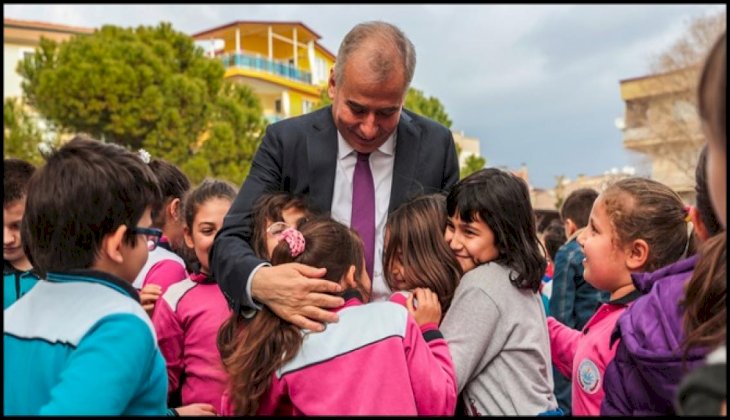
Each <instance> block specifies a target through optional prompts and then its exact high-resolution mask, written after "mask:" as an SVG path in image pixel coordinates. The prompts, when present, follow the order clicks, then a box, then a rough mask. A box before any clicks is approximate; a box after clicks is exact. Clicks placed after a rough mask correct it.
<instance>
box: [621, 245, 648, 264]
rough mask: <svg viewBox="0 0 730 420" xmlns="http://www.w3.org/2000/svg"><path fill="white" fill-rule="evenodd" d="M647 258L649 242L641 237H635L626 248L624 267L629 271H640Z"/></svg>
mask: <svg viewBox="0 0 730 420" xmlns="http://www.w3.org/2000/svg"><path fill="white" fill-rule="evenodd" d="M648 260H649V244H647V243H646V241H645V240H643V239H635V240H634V241H633V242H632V243H631V245H629V247H628V248H627V249H626V267H627V268H628V269H629V270H630V271H640V270H641V268H642V267H644V265H646V262H647V261H648Z"/></svg>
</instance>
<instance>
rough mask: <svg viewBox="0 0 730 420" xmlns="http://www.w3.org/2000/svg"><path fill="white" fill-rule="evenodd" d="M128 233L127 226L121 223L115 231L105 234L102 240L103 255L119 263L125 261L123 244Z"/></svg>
mask: <svg viewBox="0 0 730 420" xmlns="http://www.w3.org/2000/svg"><path fill="white" fill-rule="evenodd" d="M126 233H127V227H126V226H124V225H121V226H119V227H118V228H117V230H115V231H114V232H112V233H108V234H106V235H104V238H102V240H101V253H102V255H103V256H104V257H106V258H108V259H110V260H112V261H114V262H115V263H117V264H122V263H124V256H123V255H122V245H123V244H124V235H125V234H126Z"/></svg>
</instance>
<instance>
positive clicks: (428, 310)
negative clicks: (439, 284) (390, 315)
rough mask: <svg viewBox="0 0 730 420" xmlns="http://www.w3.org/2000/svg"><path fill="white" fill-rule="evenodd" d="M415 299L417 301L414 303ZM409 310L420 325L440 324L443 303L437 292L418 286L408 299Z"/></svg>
mask: <svg viewBox="0 0 730 420" xmlns="http://www.w3.org/2000/svg"><path fill="white" fill-rule="evenodd" d="M413 299H415V300H416V303H415V304H414V303H413ZM406 307H407V308H408V312H410V314H411V315H413V318H415V319H416V323H417V324H418V325H419V326H421V327H422V326H424V325H426V324H429V323H434V324H436V325H438V324H439V323H440V322H441V304H440V303H439V298H438V295H436V293H434V292H432V291H431V290H430V289H424V288H420V287H419V288H417V289H416V290H414V291H413V293H411V295H410V296H408V300H407V301H406Z"/></svg>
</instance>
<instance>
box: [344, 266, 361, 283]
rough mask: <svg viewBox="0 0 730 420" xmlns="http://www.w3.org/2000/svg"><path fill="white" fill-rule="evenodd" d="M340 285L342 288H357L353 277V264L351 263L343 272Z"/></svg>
mask: <svg viewBox="0 0 730 420" xmlns="http://www.w3.org/2000/svg"><path fill="white" fill-rule="evenodd" d="M342 285H343V286H344V287H343V288H344V289H357V286H358V284H357V280H356V279H355V266H354V265H351V266H350V268H349V269H348V270H347V273H345V277H344V278H343V279H342Z"/></svg>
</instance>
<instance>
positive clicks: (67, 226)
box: [3, 136, 167, 416]
mask: <svg viewBox="0 0 730 420" xmlns="http://www.w3.org/2000/svg"><path fill="white" fill-rule="evenodd" d="M27 191H28V192H27V199H26V207H25V215H24V219H23V222H22V226H21V232H22V233H21V234H22V238H23V243H24V246H25V249H26V250H27V251H29V252H28V255H30V258H31V262H32V264H33V267H34V269H35V270H36V271H37V272H38V274H39V275H40V276H41V279H42V280H41V281H39V282H38V283H37V284H36V285H35V286H34V287H33V289H31V290H30V291H29V292H28V293H26V294H25V296H23V298H22V299H19V300H18V301H17V302H16V303H15V304H13V305H11V306H10V307H9V308H8V309H6V310H5V313H4V320H3V344H4V347H5V348H4V351H3V353H4V358H3V360H4V369H3V370H4V372H3V375H4V376H3V379H4V383H5V384H6V385H7V386H5V387H4V390H3V403H4V404H3V405H4V407H3V414H6V415H132V416H135V415H164V414H165V413H166V405H165V401H166V389H167V375H166V372H165V360H164V359H163V357H162V355H161V354H160V351H159V349H158V347H157V343H155V332H154V329H153V327H152V323H151V322H150V319H149V317H148V316H147V314H146V313H145V312H144V310H143V309H142V307H141V306H140V304H139V295H138V294H137V291H136V290H135V289H134V288H133V287H132V282H133V280H134V278H135V277H136V276H137V273H139V271H140V269H141V268H142V266H143V265H144V264H145V261H146V260H147V256H148V253H149V250H148V246H147V239H148V238H149V236H145V235H149V234H148V233H146V232H147V231H146V230H143V229H147V228H149V226H150V225H151V223H152V218H151V216H150V203H152V202H154V200H156V199H158V198H159V196H160V190H159V187H158V185H157V180H156V179H155V175H154V173H152V171H151V170H150V169H149V168H148V167H147V165H145V164H144V163H143V162H142V160H141V159H140V157H139V156H137V155H135V154H133V153H131V152H129V151H128V150H126V149H124V148H122V147H119V146H116V145H114V144H110V143H102V142H99V141H96V140H93V139H90V138H88V137H84V136H77V137H75V138H74V139H72V140H71V141H70V142H69V143H67V144H66V145H64V146H63V147H61V148H60V149H58V150H57V151H55V152H53V153H52V154H51V155H50V156H49V157H48V159H47V162H46V164H45V165H44V166H42V167H41V168H39V169H38V170H37V173H36V174H35V175H34V176H33V178H31V180H30V182H29V184H28V190H27ZM139 232H143V234H139ZM155 236H156V235H152V237H155ZM39 308H40V309H39Z"/></svg>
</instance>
